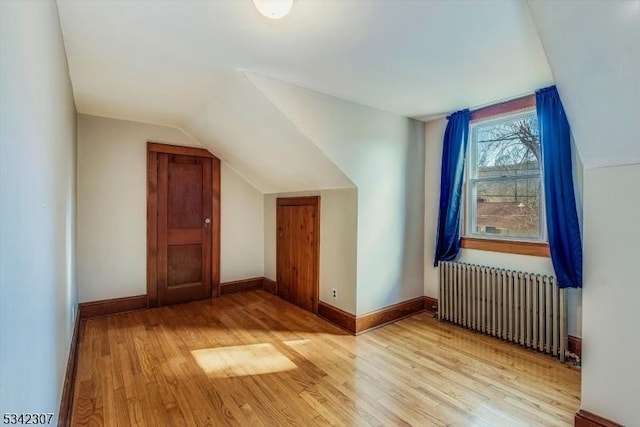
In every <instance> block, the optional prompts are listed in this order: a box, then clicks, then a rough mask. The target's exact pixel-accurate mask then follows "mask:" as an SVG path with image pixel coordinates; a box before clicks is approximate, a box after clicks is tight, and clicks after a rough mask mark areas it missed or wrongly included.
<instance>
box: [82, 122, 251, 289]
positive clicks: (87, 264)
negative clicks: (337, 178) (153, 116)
mask: <svg viewBox="0 0 640 427" xmlns="http://www.w3.org/2000/svg"><path fill="white" fill-rule="evenodd" d="M147 141H155V142H164V143H169V144H176V145H187V146H201V145H200V144H199V143H198V142H196V141H195V140H193V139H191V138H190V137H189V136H187V135H186V134H185V133H183V132H182V131H180V130H178V129H175V128H170V127H165V126H157V125H149V124H143V123H137V122H131V121H125V120H116V119H108V118H102V117H95V116H88V115H82V114H81V115H79V116H78V250H79V254H78V292H79V299H80V301H81V302H85V301H96V300H102V299H109V298H118V297H125V296H131V295H141V294H145V293H146V242H147V240H146V239H147V237H146V236H147V235H146V233H147V228H146V224H147V214H146V209H147V207H146V206H147V198H146V197H147V196H146V191H147V189H146V188H147V187H146V185H147V184H146V182H147V166H146V165H147V154H146V153H147ZM223 165H224V164H223ZM221 187H222V188H221V205H222V206H221V208H222V212H221V222H222V232H221V266H220V269H221V272H220V277H221V280H223V281H224V280H227V279H232V278H247V277H254V276H256V275H257V276H262V270H263V264H262V263H263V251H262V247H263V243H262V234H263V233H262V224H263V215H262V210H261V203H262V200H261V197H259V193H257V191H256V190H255V189H254V188H253V187H251V186H250V185H248V184H246V183H244V182H243V180H242V178H241V177H239V176H238V175H237V174H235V172H233V170H232V169H230V168H228V167H226V165H224V166H223V167H222V170H221ZM240 254H241V255H242V261H241V262H239V261H238V258H237V257H238V256H239V255H240Z"/></svg>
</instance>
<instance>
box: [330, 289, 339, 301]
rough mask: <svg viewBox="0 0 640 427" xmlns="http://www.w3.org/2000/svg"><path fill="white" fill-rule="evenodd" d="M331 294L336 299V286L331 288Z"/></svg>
mask: <svg viewBox="0 0 640 427" xmlns="http://www.w3.org/2000/svg"><path fill="white" fill-rule="evenodd" d="M331 296H332V297H333V299H338V290H337V289H336V288H331Z"/></svg>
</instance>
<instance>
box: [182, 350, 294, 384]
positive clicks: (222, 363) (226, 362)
mask: <svg viewBox="0 0 640 427" xmlns="http://www.w3.org/2000/svg"><path fill="white" fill-rule="evenodd" d="M191 355H192V356H193V357H194V359H195V360H196V362H197V363H198V365H199V366H200V368H201V369H202V370H203V371H204V372H205V373H206V374H208V375H211V376H214V377H217V378H228V377H243V376H247V375H262V374H272V373H275V372H284V371H290V370H292V369H297V366H296V365H295V363H293V362H292V361H291V360H289V359H288V358H287V356H285V355H284V354H282V353H281V352H280V351H279V350H278V349H277V348H275V347H274V346H273V344H269V343H262V344H247V345H237V346H231V347H217V348H204V349H200V350H192V351H191Z"/></svg>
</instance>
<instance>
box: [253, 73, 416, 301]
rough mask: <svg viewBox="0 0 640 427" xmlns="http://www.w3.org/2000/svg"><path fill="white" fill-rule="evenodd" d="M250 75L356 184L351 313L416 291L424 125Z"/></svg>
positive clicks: (399, 298) (413, 293) (403, 297)
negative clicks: (354, 284) (354, 295)
mask: <svg viewBox="0 0 640 427" xmlns="http://www.w3.org/2000/svg"><path fill="white" fill-rule="evenodd" d="M249 78H250V79H251V81H252V82H253V83H254V84H255V85H256V87H258V88H259V89H260V90H261V91H262V92H263V93H264V94H265V96H267V97H268V98H269V99H270V100H271V101H272V102H273V103H274V104H275V105H276V106H277V107H278V108H279V109H280V111H281V112H282V114H284V115H285V116H286V117H288V118H289V120H291V121H292V123H294V124H295V125H296V127H297V128H298V129H300V131H301V132H302V133H303V134H304V135H306V136H307V138H309V140H311V141H312V142H313V143H315V144H316V145H317V146H318V147H319V148H320V150H322V151H323V152H324V154H325V155H326V156H327V157H328V158H329V159H331V160H332V161H333V162H334V163H335V164H336V165H337V166H338V167H339V168H340V169H341V170H342V171H343V172H344V173H345V174H346V175H347V176H348V177H349V179H350V180H351V181H353V183H354V184H355V185H356V186H357V188H358V233H357V248H358V253H357V304H356V314H363V313H366V312H369V311H372V310H376V309H379V308H382V307H386V306H388V305H391V304H394V303H397V302H400V301H405V300H408V299H411V298H415V297H418V296H421V295H422V293H423V283H422V279H423V274H424V269H423V263H424V234H423V231H424V230H423V227H424V198H423V197H424V137H423V129H424V128H423V124H422V123H421V122H417V121H415V120H411V119H407V118H406V117H402V116H398V115H395V114H391V113H387V112H384V111H380V110H376V109H373V108H369V107H365V106H363V105H360V104H356V103H353V102H348V101H345V100H342V99H338V98H334V97H332V96H328V95H324V94H320V93H317V92H313V91H310V90H306V89H303V88H299V87H297V86H293V85H290V84H286V83H282V82H278V81H276V80H272V79H268V78H265V77H261V76H257V75H250V76H249Z"/></svg>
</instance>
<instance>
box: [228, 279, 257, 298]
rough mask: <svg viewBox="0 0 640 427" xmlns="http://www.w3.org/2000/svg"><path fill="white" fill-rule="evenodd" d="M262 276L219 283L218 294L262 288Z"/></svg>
mask: <svg viewBox="0 0 640 427" xmlns="http://www.w3.org/2000/svg"><path fill="white" fill-rule="evenodd" d="M263 282H264V278H263V277H252V278H251V279H243V280H234V281H233V282H224V283H220V295H228V294H234V293H236V292H245V291H255V290H258V289H262V288H263V287H264V285H263Z"/></svg>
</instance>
